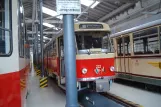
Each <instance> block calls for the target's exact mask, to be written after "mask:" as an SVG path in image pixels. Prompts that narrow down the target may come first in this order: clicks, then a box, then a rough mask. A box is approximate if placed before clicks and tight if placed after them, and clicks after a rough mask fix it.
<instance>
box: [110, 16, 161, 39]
mask: <svg viewBox="0 0 161 107" xmlns="http://www.w3.org/2000/svg"><path fill="white" fill-rule="evenodd" d="M160 24H161V19H159V20H155V21H152V22H149V23H146V24H143V25H140V26H136V27H133V28H130V29H127V30H124V31H121V32H118V33H115V34H112V35H110V37H112V38H114V37H117V36H121V35H126V34H128V33H131V32H134V31H138V30H141V29H145V28H149V27H152V26H157V25H160Z"/></svg>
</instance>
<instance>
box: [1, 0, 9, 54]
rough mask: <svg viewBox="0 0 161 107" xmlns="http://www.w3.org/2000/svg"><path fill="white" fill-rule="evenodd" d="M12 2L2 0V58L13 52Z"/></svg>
mask: <svg viewBox="0 0 161 107" xmlns="http://www.w3.org/2000/svg"><path fill="white" fill-rule="evenodd" d="M10 51H11V1H10V0H0V56H1V55H9V54H10V53H11V52H10Z"/></svg>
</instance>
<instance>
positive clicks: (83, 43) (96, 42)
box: [76, 32, 113, 53]
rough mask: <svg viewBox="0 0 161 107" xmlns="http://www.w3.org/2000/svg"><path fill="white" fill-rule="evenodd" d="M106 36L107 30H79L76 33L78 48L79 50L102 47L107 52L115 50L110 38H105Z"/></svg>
mask: <svg viewBox="0 0 161 107" xmlns="http://www.w3.org/2000/svg"><path fill="white" fill-rule="evenodd" d="M105 37H107V32H77V33H76V42H77V48H78V50H87V49H94V48H101V49H102V50H104V51H106V52H107V53H109V52H113V49H112V48H111V47H112V46H111V42H110V41H109V38H108V39H107V38H106V39H104V38H105ZM104 42H106V43H104ZM104 51H102V52H104ZM85 53H86V52H85ZM87 53H88V51H87Z"/></svg>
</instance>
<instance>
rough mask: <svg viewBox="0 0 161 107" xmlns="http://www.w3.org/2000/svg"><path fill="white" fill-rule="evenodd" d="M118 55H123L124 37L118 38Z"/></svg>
mask: <svg viewBox="0 0 161 107" xmlns="http://www.w3.org/2000/svg"><path fill="white" fill-rule="evenodd" d="M117 55H118V56H123V41H122V38H118V39H117Z"/></svg>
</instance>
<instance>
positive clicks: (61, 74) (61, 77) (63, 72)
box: [58, 37, 65, 84]
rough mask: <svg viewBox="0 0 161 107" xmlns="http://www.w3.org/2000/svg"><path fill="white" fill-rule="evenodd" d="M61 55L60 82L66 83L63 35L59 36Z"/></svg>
mask: <svg viewBox="0 0 161 107" xmlns="http://www.w3.org/2000/svg"><path fill="white" fill-rule="evenodd" d="M58 49H59V57H60V83H61V84H65V63H64V43H63V37H60V38H59V47H58Z"/></svg>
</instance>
